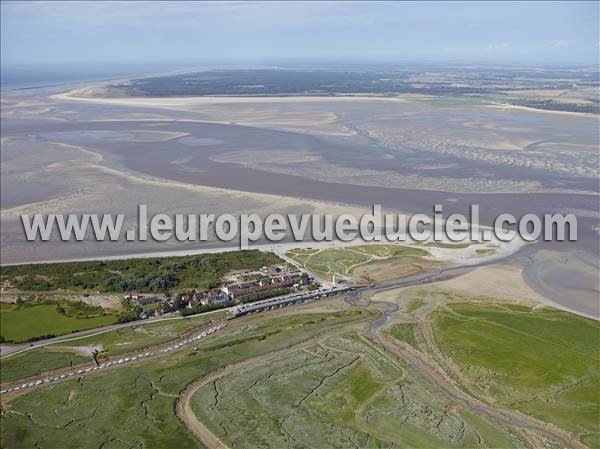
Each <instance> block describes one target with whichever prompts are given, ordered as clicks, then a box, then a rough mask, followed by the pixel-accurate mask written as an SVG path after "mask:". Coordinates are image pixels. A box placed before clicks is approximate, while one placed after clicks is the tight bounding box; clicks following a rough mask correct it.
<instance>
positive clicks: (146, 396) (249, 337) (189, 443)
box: [0, 310, 375, 449]
mask: <svg viewBox="0 0 600 449" xmlns="http://www.w3.org/2000/svg"><path fill="white" fill-rule="evenodd" d="M374 316H375V315H374V313H372V312H367V311H359V310H353V311H346V312H335V313H327V314H304V315H295V316H286V317H280V318H273V319H271V320H269V321H264V322H258V323H253V324H249V325H247V326H245V327H242V328H240V329H237V330H232V331H227V332H225V333H224V334H222V335H220V336H216V337H214V338H210V339H207V340H206V341H204V342H202V343H201V344H199V345H198V350H196V351H194V350H192V349H185V350H181V351H178V352H176V353H173V354H172V355H170V356H168V357H164V358H161V359H155V360H148V361H147V362H145V363H143V364H136V365H135V366H123V367H121V368H117V369H110V370H107V371H105V372H99V373H97V374H94V375H90V376H85V377H82V378H81V379H80V380H78V379H77V378H74V379H73V380H68V381H65V382H61V383H57V384H53V385H48V386H46V387H44V388H42V389H39V390H37V391H32V392H31V393H28V394H26V395H24V396H21V397H18V398H16V399H15V400H13V401H11V402H10V404H9V405H8V410H6V411H5V412H3V413H2V416H1V417H0V419H1V421H2V422H1V424H2V425H1V426H0V427H1V433H0V435H1V437H0V446H1V447H3V448H6V449H16V448H27V449H29V448H32V447H43V448H44V449H52V448H58V449H69V448H83V447H85V448H88V447H103V448H122V447H147V448H153V449H161V448H165V449H172V448H177V449H186V448H198V447H200V445H199V443H198V442H197V441H196V440H195V439H194V438H193V437H192V436H191V434H189V433H188V431H187V430H186V429H185V428H184V427H183V425H182V424H181V423H180V422H179V421H178V419H177V418H176V416H175V415H174V413H173V409H174V403H175V397H176V395H177V394H178V393H179V392H180V391H181V390H182V389H183V388H184V387H185V386H186V385H187V384H188V383H190V382H192V381H193V380H195V379H197V378H200V377H202V376H204V375H206V374H207V373H209V372H211V371H213V370H215V369H218V368H219V367H223V366H225V365H227V364H231V363H236V362H239V361H242V360H245V359H248V358H251V357H255V356H258V355H260V354H264V353H267V352H270V351H274V350H277V349H281V348H285V347H288V346H290V345H293V344H296V343H299V342H301V341H304V340H306V339H307V338H310V337H311V336H314V335H317V334H319V333H322V332H325V331H327V330H331V329H334V328H339V327H341V326H347V325H348V324H350V323H354V322H357V321H361V320H365V319H373V318H374ZM27 414H30V417H28V416H27Z"/></svg>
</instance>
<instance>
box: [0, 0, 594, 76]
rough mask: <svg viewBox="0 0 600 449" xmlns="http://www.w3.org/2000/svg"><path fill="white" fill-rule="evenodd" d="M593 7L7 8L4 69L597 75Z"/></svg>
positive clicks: (120, 4) (281, 4)
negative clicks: (429, 67)
mask: <svg viewBox="0 0 600 449" xmlns="http://www.w3.org/2000/svg"><path fill="white" fill-rule="evenodd" d="M598 9H599V6H598V3H597V2H595V1H592V2H266V3H262V2H168V3H167V2H159V1H150V2H143V1H133V2H97V1H96V2H73V1H67V2H57V1H52V2H27V1H18V2H11V1H2V4H1V62H2V65H3V67H7V66H19V65H57V66H61V65H64V66H82V67H83V66H101V65H109V64H110V65H123V66H125V65H127V66H134V65H136V64H157V65H163V66H168V65H169V64H173V65H174V66H175V65H177V64H182V63H186V64H188V63H189V64H198V65H203V64H212V63H215V64H222V65H226V64H233V65H235V64H259V65H260V64H269V63H276V62H277V61H356V62H366V63H370V62H389V63H397V62H398V63H401V62H455V63H471V62H481V63H508V64H517V65H526V64H531V65H533V64H536V65H544V64H547V65H555V64H585V65H596V66H597V65H598V54H599V51H600V47H599V46H600V43H599V41H600V37H599V14H598Z"/></svg>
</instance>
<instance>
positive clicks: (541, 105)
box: [513, 100, 600, 114]
mask: <svg viewBox="0 0 600 449" xmlns="http://www.w3.org/2000/svg"><path fill="white" fill-rule="evenodd" d="M513 104H515V105H517V106H526V107H529V108H535V109H545V110H548V111H567V112H585V113H588V114H600V104H599V103H598V102H597V101H593V100H592V101H591V102H590V103H566V102H561V101H553V100H539V101H535V100H523V101H514V102H513Z"/></svg>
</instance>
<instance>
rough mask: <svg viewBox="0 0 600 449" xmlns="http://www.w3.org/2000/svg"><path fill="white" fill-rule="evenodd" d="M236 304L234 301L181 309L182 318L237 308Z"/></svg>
mask: <svg viewBox="0 0 600 449" xmlns="http://www.w3.org/2000/svg"><path fill="white" fill-rule="evenodd" d="M235 304H236V302H235V301H233V300H232V301H227V302H221V303H216V304H206V305H198V306H194V307H192V308H191V309H188V308H185V309H180V310H179V313H180V314H181V315H182V316H190V315H197V314H199V313H205V312H210V311H212V310H218V309H225V308H227V307H232V306H235Z"/></svg>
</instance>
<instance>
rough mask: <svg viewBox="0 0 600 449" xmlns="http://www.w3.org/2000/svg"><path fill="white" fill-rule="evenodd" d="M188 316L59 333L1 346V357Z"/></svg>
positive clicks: (173, 316) (165, 316)
mask: <svg viewBox="0 0 600 449" xmlns="http://www.w3.org/2000/svg"><path fill="white" fill-rule="evenodd" d="M223 310H229V309H218V310H211V311H210V312H205V313H203V315H208V314H210V313H216V312H222V311H223ZM192 316H194V315H192ZM186 318H190V317H182V316H180V315H179V314H177V313H176V312H172V313H167V314H164V315H162V316H160V317H156V318H149V319H147V320H137V321H130V322H128V323H119V324H112V325H110V326H105V327H95V328H93V329H88V330H85V331H80V332H73V333H72V334H66V335H59V336H58V337H53V338H48V339H46V340H40V341H34V342H32V343H24V344H22V345H15V346H0V357H5V356H8V355H11V354H18V353H20V352H24V351H28V350H30V349H36V348H41V347H44V346H48V345H51V344H53V343H58V342H65V341H70V340H76V339H78V338H84V337H89V336H92V335H99V334H103V333H105V332H110V331H114V330H117V329H123V328H125V327H132V326H140V325H142V324H148V323H156V322H159V321H167V320H183V319H186Z"/></svg>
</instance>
